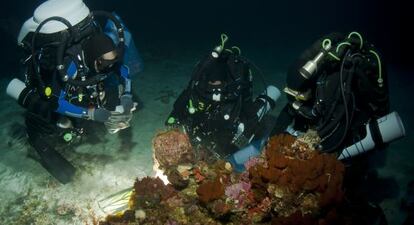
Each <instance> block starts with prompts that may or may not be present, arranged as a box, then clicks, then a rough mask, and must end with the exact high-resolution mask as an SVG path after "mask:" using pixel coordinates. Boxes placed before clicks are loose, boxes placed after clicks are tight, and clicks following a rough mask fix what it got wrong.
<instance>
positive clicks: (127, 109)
mask: <svg viewBox="0 0 414 225" xmlns="http://www.w3.org/2000/svg"><path fill="white" fill-rule="evenodd" d="M120 101H121V105H118V106H117V107H116V109H115V111H112V112H110V113H111V114H110V116H109V118H108V120H107V121H105V126H106V128H107V129H108V131H109V133H111V134H114V133H116V132H118V131H120V130H123V129H126V128H128V127H130V126H131V125H130V121H131V120H132V117H133V114H132V113H133V112H134V111H135V110H136V107H137V105H138V103H136V102H134V101H132V95H130V94H125V95H122V96H121V97H120Z"/></svg>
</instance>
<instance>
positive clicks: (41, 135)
mask: <svg viewBox="0 0 414 225" xmlns="http://www.w3.org/2000/svg"><path fill="white" fill-rule="evenodd" d="M25 122H26V129H27V134H28V136H29V143H30V145H31V146H32V147H33V148H34V149H35V150H36V152H37V154H38V155H39V162H40V163H41V164H42V166H43V167H44V168H45V169H46V170H47V171H48V172H49V173H50V174H51V175H52V176H53V177H55V178H56V179H57V180H58V181H60V182H61V183H63V184H66V183H68V182H70V181H71V180H72V179H73V176H74V175H75V172H76V169H75V167H73V165H72V164H71V163H69V161H67V160H66V159H65V158H64V157H63V156H62V155H61V154H60V153H59V152H57V151H56V150H55V149H54V147H53V146H54V144H56V143H57V141H58V140H57V136H56V134H55V131H56V127H54V124H51V123H48V122H47V121H46V120H44V119H43V118H42V117H40V116H38V115H36V114H33V113H27V114H26V121H25Z"/></svg>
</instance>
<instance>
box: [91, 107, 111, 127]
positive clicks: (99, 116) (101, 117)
mask: <svg viewBox="0 0 414 225" xmlns="http://www.w3.org/2000/svg"><path fill="white" fill-rule="evenodd" d="M110 116H111V112H110V111H108V110H106V109H104V108H90V109H89V110H88V118H89V119H90V120H93V121H97V122H101V123H103V122H106V121H108V118H109V117H110Z"/></svg>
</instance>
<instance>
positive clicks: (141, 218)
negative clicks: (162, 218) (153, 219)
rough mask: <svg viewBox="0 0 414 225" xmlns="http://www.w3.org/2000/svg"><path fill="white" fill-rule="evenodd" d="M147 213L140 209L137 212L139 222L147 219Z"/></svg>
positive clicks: (136, 216)
mask: <svg viewBox="0 0 414 225" xmlns="http://www.w3.org/2000/svg"><path fill="white" fill-rule="evenodd" d="M146 216H147V215H146V213H145V211H144V210H142V209H139V210H135V218H136V219H138V220H143V219H145V217H146Z"/></svg>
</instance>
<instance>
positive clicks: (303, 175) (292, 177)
mask: <svg viewBox="0 0 414 225" xmlns="http://www.w3.org/2000/svg"><path fill="white" fill-rule="evenodd" d="M173 132H178V131H173ZM164 134H165V133H164ZM169 135H173V136H175V137H179V139H182V140H187V139H185V138H183V137H182V136H181V134H177V133H169V134H168V135H167V136H169ZM161 139H162V140H156V141H154V150H156V152H155V154H156V157H157V159H159V161H160V162H161V163H160V164H162V165H163V167H164V168H167V169H166V174H167V176H168V178H169V180H170V181H171V183H172V184H169V185H164V184H163V182H162V181H161V180H160V179H158V178H144V179H142V180H137V181H136V182H135V185H134V188H135V191H134V194H133V197H132V198H131V201H132V204H131V209H130V210H129V211H126V212H124V213H123V214H122V215H120V216H118V217H112V218H110V217H109V218H108V219H107V221H106V222H102V223H101V225H114V224H138V223H139V224H160V225H165V224H170V225H172V224H177V225H179V224H200V225H201V224H211V225H216V224H217V225H218V224H229V225H230V224H329V222H328V221H333V220H334V219H335V218H336V217H337V214H336V211H335V210H334V208H335V207H336V206H338V205H339V204H340V203H341V200H342V197H343V191H342V179H343V173H344V166H343V165H342V164H341V163H340V162H339V161H337V160H336V158H335V157H334V156H331V155H327V154H322V153H320V152H319V151H317V150H316V149H315V147H316V146H317V143H318V141H319V140H318V138H317V137H316V136H314V135H312V133H309V134H307V135H305V136H303V137H300V138H298V139H296V138H294V137H292V136H289V135H279V136H275V137H272V138H271V139H270V140H269V142H268V144H267V146H266V148H265V150H264V151H263V153H262V155H261V156H260V157H258V158H254V159H251V160H249V161H248V162H246V168H247V171H245V172H243V173H241V174H237V173H233V172H232V167H231V166H229V164H228V163H226V162H224V161H216V162H215V163H206V162H205V161H196V162H193V163H192V164H191V163H188V160H182V157H181V156H178V155H174V157H173V159H169V158H165V157H166V156H167V155H169V153H170V151H173V152H175V153H177V152H181V153H184V154H182V155H188V149H186V148H187V147H188V145H187V143H184V144H183V143H179V142H177V140H178V139H176V138H171V137H168V138H167V137H163V138H161ZM166 140H168V141H172V143H165V142H164V141H166ZM168 141H167V142H168ZM160 143H162V144H160ZM165 146H167V147H166V148H167V149H168V150H167V151H164V150H162V149H160V148H164V147H165ZM180 146H181V147H180ZM183 146H185V147H183ZM171 149H173V150H171ZM177 149H181V150H179V151H177ZM182 149H185V150H184V151H182ZM158 153H160V154H161V155H158V156H157V154H158Z"/></svg>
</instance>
